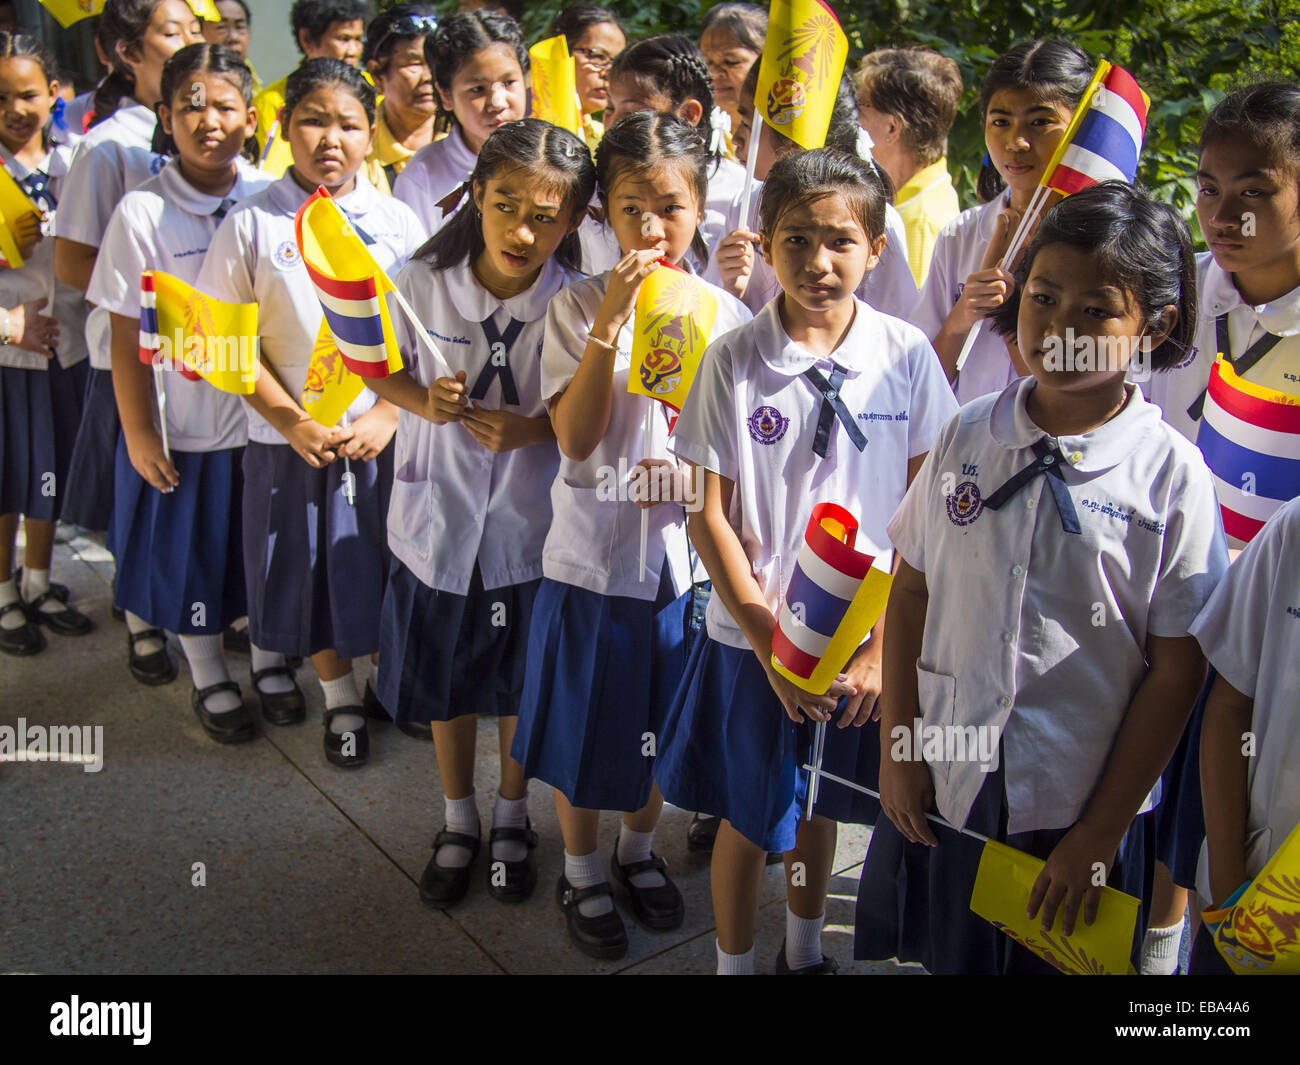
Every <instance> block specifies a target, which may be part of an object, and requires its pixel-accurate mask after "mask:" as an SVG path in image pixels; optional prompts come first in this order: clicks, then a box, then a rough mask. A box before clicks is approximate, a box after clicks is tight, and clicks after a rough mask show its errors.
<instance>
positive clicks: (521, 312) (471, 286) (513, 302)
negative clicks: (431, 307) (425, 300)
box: [442, 256, 569, 322]
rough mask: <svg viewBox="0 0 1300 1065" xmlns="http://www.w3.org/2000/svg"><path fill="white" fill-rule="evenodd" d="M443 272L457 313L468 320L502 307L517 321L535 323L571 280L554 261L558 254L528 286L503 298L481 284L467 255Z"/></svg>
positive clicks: (480, 318) (485, 316)
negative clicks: (471, 267) (515, 293)
mask: <svg viewBox="0 0 1300 1065" xmlns="http://www.w3.org/2000/svg"><path fill="white" fill-rule="evenodd" d="M442 273H443V277H444V278H445V280H446V283H447V291H448V292H449V293H450V295H451V299H452V303H453V304H454V306H455V308H456V311H457V313H458V314H459V315H460V316H461V317H462V318H464V319H465V320H466V321H468V322H485V321H487V320H488V319H489V318H491V317H492V316H493V315H494V314H496V312H497V310H498V309H500V308H501V307H504V308H505V309H506V313H507V314H508V315H510V317H511V318H513V319H515V321H518V322H535V321H537V320H538V319H539V318H541V317H543V316H544V315H545V314H546V311H547V308H548V307H549V306H550V302H551V300H553V299H554V298H555V296H556V294H557V293H558V292H559V291H560V289H562V288H563V287H564V286H565V284H566V283H567V282H568V281H569V277H568V274H567V272H566V271H565V269H564V267H562V266H561V265H560V264H559V263H558V262H556V261H555V256H551V258H549V259H547V260H546V264H545V265H544V266H543V267H542V272H541V273H540V274H538V275H537V280H536V281H534V282H533V283H532V284H531V285H530V286H529V287H528V288H526V289H524V291H523V292H520V293H518V294H517V295H514V296H511V297H510V298H509V299H504V300H502V299H498V298H497V297H496V296H494V295H492V293H491V292H489V291H488V290H487V289H486V288H484V287H483V286H482V285H481V284H479V282H478V281H477V280H476V279H475V277H474V272H473V270H471V269H470V264H469V259H468V258H466V259H465V261H464V262H461V263H457V264H456V265H455V266H449V267H447V268H446V269H445V270H444V271H443V272H442Z"/></svg>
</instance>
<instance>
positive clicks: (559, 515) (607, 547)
mask: <svg viewBox="0 0 1300 1065" xmlns="http://www.w3.org/2000/svg"><path fill="white" fill-rule="evenodd" d="M551 509H552V512H553V514H554V520H553V526H552V531H553V533H556V534H557V535H553V536H551V537H550V538H549V542H548V543H547V550H546V554H547V556H548V557H549V558H550V559H551V560H552V561H554V562H558V563H561V564H562V565H566V566H572V567H573V568H574V569H579V570H586V571H588V572H592V573H599V574H602V575H604V576H606V577H608V576H611V575H612V572H611V567H612V563H613V559H614V552H615V545H616V544H617V543H618V538H619V536H620V533H621V532H622V531H623V530H622V526H624V525H628V526H629V527H630V525H629V523H628V522H627V521H625V520H621V519H622V514H621V512H622V511H628V510H630V511H633V512H634V514H633V517H634V518H635V519H636V527H635V529H636V538H635V539H634V540H633V541H632V543H633V544H634V545H636V544H639V542H640V536H641V525H640V514H641V511H640V508H638V507H635V506H633V505H632V504H629V503H620V502H618V501H617V500H612V499H608V498H602V497H601V494H600V490H599V489H596V488H580V487H578V486H577V485H572V484H569V483H568V482H567V481H566V480H565V479H564V478H563V477H557V478H556V479H555V483H554V484H553V485H552V486H551Z"/></svg>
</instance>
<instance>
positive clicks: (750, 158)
mask: <svg viewBox="0 0 1300 1065" xmlns="http://www.w3.org/2000/svg"><path fill="white" fill-rule="evenodd" d="M762 134H763V116H762V114H761V113H760V112H759V110H758V108H757V107H755V108H754V120H753V121H752V122H751V123H750V126H749V144H748V145H747V146H746V151H745V186H744V189H743V190H742V191H741V194H740V224H741V225H742V226H744V227H746V228H748V227H749V201H750V200H752V199H753V197H754V169H755V167H757V166H758V138H759V137H761V136H762Z"/></svg>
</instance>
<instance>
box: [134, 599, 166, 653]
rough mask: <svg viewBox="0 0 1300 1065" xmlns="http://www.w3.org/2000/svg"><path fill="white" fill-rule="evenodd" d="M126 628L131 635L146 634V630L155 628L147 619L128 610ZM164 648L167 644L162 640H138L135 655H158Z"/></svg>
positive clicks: (151, 638)
mask: <svg viewBox="0 0 1300 1065" xmlns="http://www.w3.org/2000/svg"><path fill="white" fill-rule="evenodd" d="M126 628H127V631H128V632H130V633H137V632H144V630H145V629H152V628H154V626H153V625H150V624H149V622H147V621H145V619H144V618H142V617H140V615H139V614H132V613H131V611H129V610H128V611H126ZM164 646H165V644H164V643H163V642H162V640H158V639H155V638H153V637H150V638H149V639H147V640H136V641H135V653H136V654H138V655H151V654H156V653H157V652H159V651H161V650H162V649H163V647H164Z"/></svg>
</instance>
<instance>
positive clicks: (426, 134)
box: [361, 4, 438, 192]
mask: <svg viewBox="0 0 1300 1065" xmlns="http://www.w3.org/2000/svg"><path fill="white" fill-rule="evenodd" d="M437 28H438V21H437V19H436V18H434V16H433V8H431V7H429V6H427V5H425V4H397V5H395V6H393V7H390V8H389V9H388V10H387V11H385V12H384V13H383V14H381V15H376V16H375V17H374V18H373V19H371V20H370V25H369V26H367V27H366V48H365V51H364V52H363V53H362V56H361V58H362V61H363V63H364V65H365V68H366V69H367V70H368V71H369V72H370V76H371V77H372V78H373V79H374V82H375V88H376V89H377V90H378V91H379V92H380V93H381V94H382V96H383V99H382V100H381V102H380V104H379V108H378V114H377V115H376V116H375V139H374V141H372V142H371V145H370V154H369V155H367V156H366V166H365V171H366V177H367V178H368V179H369V180H370V183H371V184H372V185H374V186H375V187H376V188H378V189H379V190H380V191H382V192H388V191H389V190H390V189H391V188H392V187H393V182H394V181H396V180H397V175H398V174H400V173H401V172H402V168H403V167H404V166H405V165H406V163H407V160H409V159H410V158H411V156H413V155H414V154H415V153H416V152H417V151H419V150H420V149H421V148H423V147H424V146H425V145H426V144H429V143H431V142H432V141H433V140H434V132H433V126H434V119H435V118H437V115H438V100H437V97H436V96H435V95H434V87H433V73H432V71H431V70H430V69H429V62H428V60H427V59H426V57H425V54H424V41H425V38H426V37H428V36H430V35H431V34H432V33H433V32H434V31H435V30H436V29H437Z"/></svg>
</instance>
